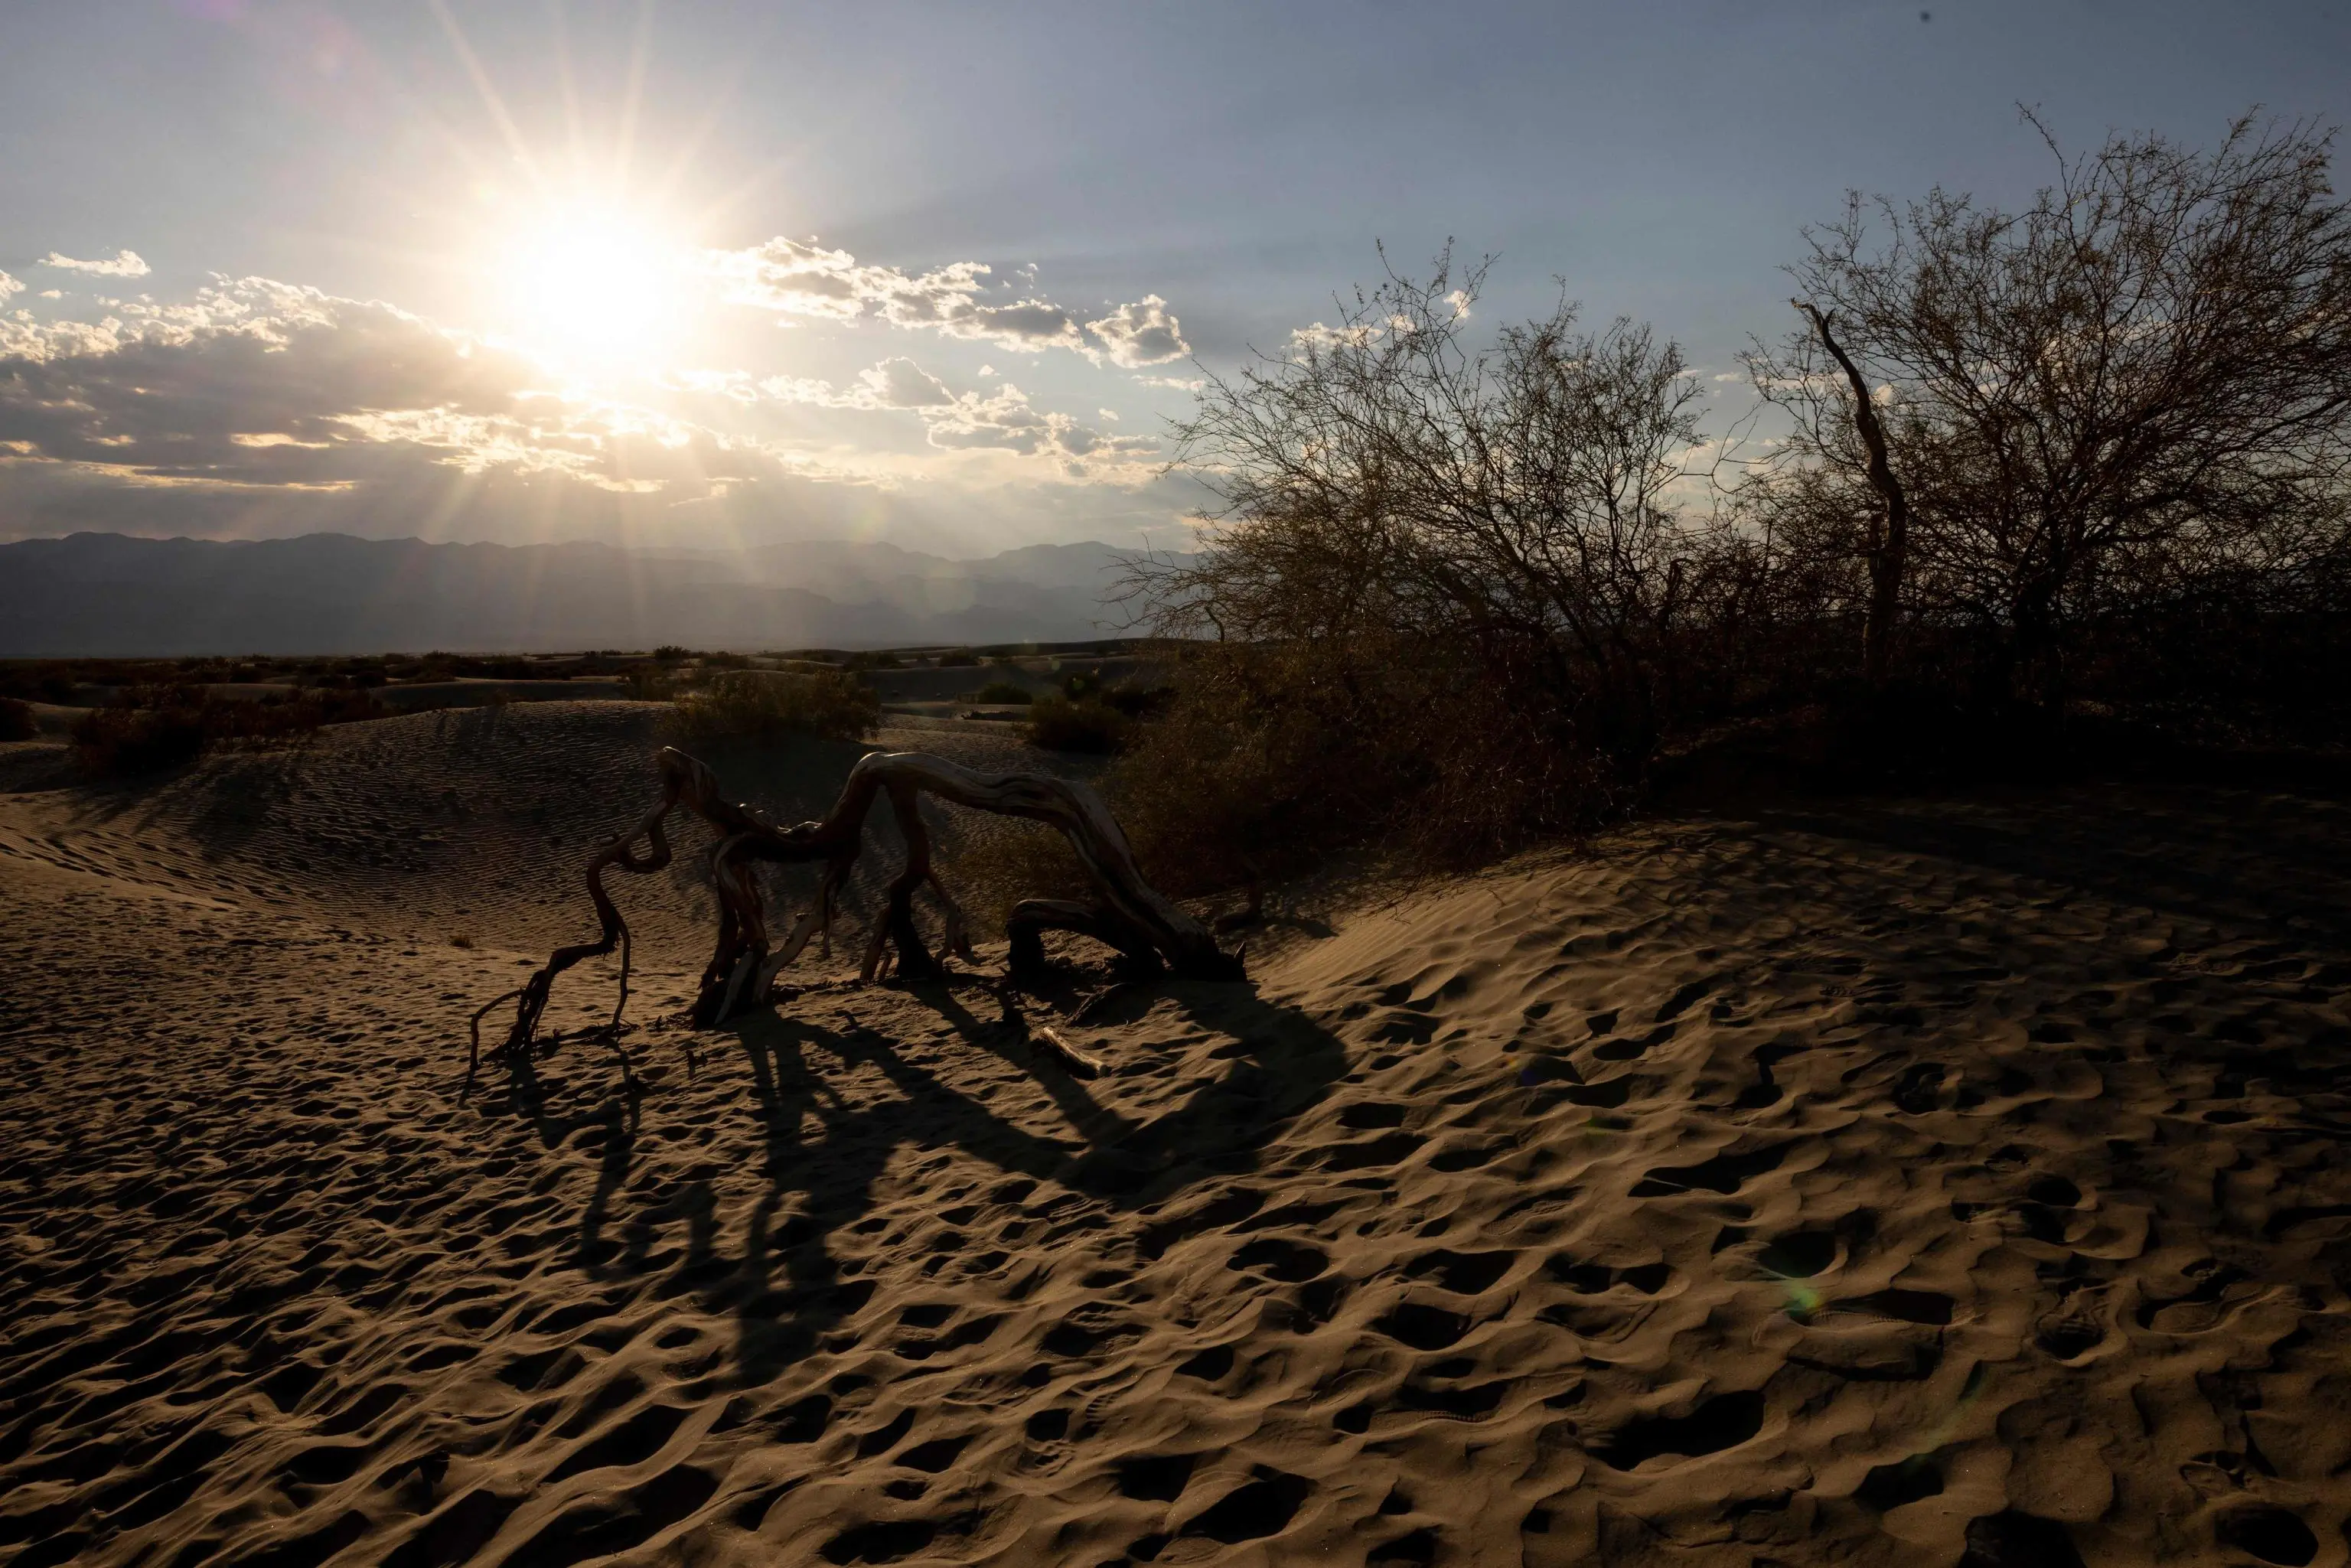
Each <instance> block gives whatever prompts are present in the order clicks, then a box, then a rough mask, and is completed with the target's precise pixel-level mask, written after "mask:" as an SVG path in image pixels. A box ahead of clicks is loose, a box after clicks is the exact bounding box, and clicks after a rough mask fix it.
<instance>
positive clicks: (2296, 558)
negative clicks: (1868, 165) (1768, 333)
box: [1745, 117, 2351, 725]
mask: <svg viewBox="0 0 2351 1568" xmlns="http://www.w3.org/2000/svg"><path fill="white" fill-rule="evenodd" d="M2028 118H2029V117H2028ZM2037 128H2038V126H2037V122H2036V129H2037ZM2043 134H2044V137H2045V135H2046V133H2045V131H2044V132H2043ZM2050 145H2051V151H2052V155H2053V159H2054V161H2055V164H2056V168H2055V179H2054V183H2053V184H2052V185H2051V186H2050V187H2049V188H2047V189H2046V190H2043V192H2041V193H2039V194H2038V195H2037V196H2036V197H2035V198H2034V199H2033V200H2032V202H2031V203H2030V204H2026V205H2024V206H2023V207H2022V208H2021V209H2019V210H2015V211H2005V210H2001V209H1999V208H1995V207H1991V206H1988V205H1984V204H1979V203H1977V202H1976V201H1975V200H1974V199H1972V198H1971V197H1970V196H1968V195H1966V194H1964V193H1951V192H1946V191H1942V190H1937V191H1934V192H1932V193H1929V194H1928V196H1927V197H1926V198H1924V199H1923V200H1920V201H1915V202H1907V203H1897V202H1895V201H1893V200H1890V199H1886V198H1883V197H1881V198H1876V199H1875V200H1872V201H1864V200H1863V199H1861V198H1859V197H1857V196H1856V197H1855V198H1853V199H1852V200H1851V202H1850V204H1849V205H1848V207H1847V210H1846V212H1845V213H1844V215H1843V217H1842V218H1840V219H1839V220H1838V221H1837V222H1834V223H1832V224H1828V225H1822V226H1821V227H1818V228H1815V229H1812V230H1808V231H1807V233H1806V235H1805V237H1806V239H1807V241H1808V242H1809V244H1808V254H1806V255H1805V256H1803V257H1802V259H1801V260H1800V261H1799V262H1798V263H1797V264H1796V265H1795V266H1794V267H1792V268H1790V272H1791V275H1792V278H1793V280H1794V282H1795V283H1796V286H1797V287H1798V290H1799V292H1800V295H1801V298H1799V299H1798V300H1797V301H1796V302H1795V303H1796V304H1797V305H1798V307H1799V308H1801V309H1802V311H1803V312H1804V324H1803V325H1802V327H1801V328H1800V329H1798V330H1795V331H1793V332H1792V333H1791V334H1790V335H1789V336H1788V337H1787V338H1785V339H1784V340H1782V341H1780V342H1778V343H1776V344H1771V345H1768V346H1767V345H1764V344H1761V343H1758V344H1757V345H1756V346H1755V347H1754V348H1753V349H1752V350H1750V352H1749V354H1748V355H1747V361H1748V364H1749V368H1750V371H1751V372H1752V374H1753V377H1754V382H1755V386H1756V390H1757V392H1759V393H1760V394H1761V396H1762V397H1763V399H1764V400H1765V401H1766V402H1768V403H1770V404H1771V405H1772V406H1773V407H1775V408H1776V409H1777V410H1778V411H1779V412H1780V413H1781V414H1782V415H1783V416H1785V419H1786V421H1787V425H1788V436H1787V439H1785V440H1783V441H1782V442H1780V443H1779V444H1777V445H1776V446H1775V447H1774V448H1773V449H1772V453H1771V460H1770V461H1769V462H1768V463H1767V464H1765V465H1762V467H1761V470H1760V471H1759V472H1758V474H1757V476H1756V477H1755V479H1754V482H1753V484H1752V486H1751V487H1750V493H1749V495H1748V496H1747V497H1745V502H1746V505H1747V507H1749V509H1750V515H1751V516H1753V517H1756V518H1757V519H1758V520H1759V521H1760V523H1761V525H1762V526H1763V527H1764V528H1768V530H1769V537H1771V538H1772V539H1773V541H1774V543H1775V546H1776V548H1777V549H1778V550H1779V552H1780V553H1781V555H1782V559H1785V560H1787V561H1789V562H1791V563H1792V564H1794V565H1796V566H1798V567H1800V568H1801V569H1802V570H1813V571H1815V572H1825V573H1826V574H1829V575H1834V574H1836V573H1837V572H1839V571H1842V573H1843V575H1844V585H1843V591H1842V592H1843V598H1844V611H1845V612H1846V616H1847V619H1849V620H1850V621H1851V622H1853V623H1854V624H1855V626H1856V627H1860V626H1863V625H1865V626H1866V627H1867V628H1868V629H1869V630H1868V633H1867V637H1866V639H1865V641H1866V642H1867V643H1871V644H1874V646H1873V647H1872V649H1871V653H1872V656H1871V657H1870V658H1869V659H1868V660H1867V662H1866V673H1867V674H1868V676H1869V678H1870V681H1871V684H1873V685H1886V684H1887V683H1889V682H1891V683H1894V684H1897V685H1909V686H1911V687H1913V688H1918V687H1922V686H1923V687H1925V688H1928V689H1930V690H1932V691H1933V692H1934V693H1935V694H1936V695H1937V696H1938V699H1940V700H1943V701H1946V702H1951V703H1957V704H1959V705H1960V706H1972V707H1977V708H1993V707H2005V708H2011V709H2029V710H2033V711H2032V713H2031V714H2030V715H2021V716H2020V718H2021V719H2022V720H2023V721H2025V722H2028V723H2030V724H2036V725H2046V724H2048V723H2052V722H2054V721H2056V720H2059V719H2061V718H2062V717H2063V716H2064V712H2065V709H2066V706H2067V704H2068V703H2069V702H2070V701H2072V700H2074V699H2076V698H2081V697H2085V696H2086V697H2092V698H2095V699H2104V698H2106V697H2108V696H2111V695H2116V691H2115V690H2109V691H2101V690H2099V689H2098V681H2099V679H2100V678H2101V677H2105V678H2112V677H2116V676H2120V677H2123V679H2122V685H2123V686H2125V687H2133V688H2137V690H2138V691H2140V692H2141V693H2146V692H2147V691H2148V690H2149V689H2150V683H2149V682H2147V680H2146V679H2144V678H2142V677H2143V675H2144V674H2145V672H2144V671H2138V670H2134V669H2133V668H2132V666H2131V663H2130V661H2129V660H2128V659H2121V660H2117V659H2116V654H2117V653H2119V652H2120V651H2121V650H2123V649H2125V648H2126V647H2130V646H2132V645H2134V644H2137V645H2138V646H2140V647H2141V648H2142V649H2143V650H2144V651H2146V652H2149V653H2156V654H2157V656H2158V662H2159V663H2161V664H2171V665H2172V666H2173V667H2174V669H2175V670H2176V671H2177V672H2178V674H2179V677H2181V682H2182V683H2184V684H2182V685H2180V689H2185V685H2193V684H2194V681H2193V678H2192V671H2191V670H2190V669H2189V668H2188V667H2186V666H2181V665H2179V664H2177V663H2176V662H2175V661H2171V660H2168V659H2164V658H2162V657H2161V653H2160V647H2159V643H2160V639H2151V638H2150V637H2149V636H2148V635H2147V634H2148V633H2153V632H2157V631H2158V628H2162V627H2166V626H2171V627H2176V628H2179V629H2180V630H2183V631H2188V632H2194V631H2195V630H2196V629H2198V628H2209V627H2211V626H2214V625H2216V624H2218V623H2220V622H2231V621H2233V622H2236V623H2238V625H2239V626H2240V627H2244V626H2248V625H2251V624H2252V623H2253V622H2255V621H2258V620H2259V619H2261V618H2262V617H2266V616H2271V615H2277V614H2284V615H2288V616H2294V615H2305V614H2308V613H2311V612H2324V611H2325V610H2326V609H2329V608H2332V607H2333V606H2335V605H2339V604H2340V603H2341V599H2340V596H2339V593H2336V594H2335V596H2334V597H2333V598H2332V599H2331V601H2330V600H2329V599H2328V598H2327V597H2326V595H2325V594H2324V593H2322V594H2320V595H2317V596H2314V595H2313V594H2312V593H2311V591H2310V589H2311V588H2312V586H2313V585H2314V583H2315V582H2317V581H2318V580H2322V579H2325V578H2326V577H2328V576H2329V575H2330V574H2332V575H2333V576H2334V577H2335V587H2336V588H2338V589H2339V586H2340V572H2339V562H2340V561H2341V559H2342V558H2343V556H2344V554H2345V552H2346V531H2347V530H2351V508H2346V476H2351V204H2346V203H2344V202H2343V201H2341V200H2339V199H2337V198H2336V197H2335V192H2334V190H2333V187H2332V184H2331V181H2330V165H2331V162H2332V158H2333V135H2332V133H2331V132H2330V131H2325V129H2323V128H2320V127H2316V126H2313V125H2308V124H2291V125H2283V126H2272V127H2269V128H2267V129H2262V128H2258V127H2256V125H2255V124H2254V123H2253V122H2252V120H2249V119H2248V120H2240V121H2238V122H2237V123H2236V124H2235V125H2233V126H2232V127H2231V129H2230V131H2229V133H2228V135H2227V136H2226V138H2225V139H2224V140H2223V141H2222V142H2221V144H2220V147H2219V148H2218V150H2216V151H2214V152H2210V153H2204V152H2197V151H2195V150H2193V149H2189V148H2184V147H2181V146H2179V145H2177V144H2175V143H2172V142H2169V141H2165V140H2163V139H2161V138H2159V137H2154V136H2136V135H2116V136H2115V137H2112V138H2110V139H2109V140H2108V141H2106V143H2105V145H2104V146H2103V147H2101V148H2100V149H2099V150H2098V151H2097V152H2095V153H2094V154H2091V155H2089V156H2086V157H2078V158H2070V159H2069V158H2066V157H2064V155H2063V154H2061V153H2059V152H2057V151H2056V147H2055V143H2054V142H2053V141H2052V142H2051V143H2050ZM1873 409H1874V411H1875V412H1874V413H1873ZM1864 568H1866V570H1864ZM2194 640H2197V641H2201V642H2204V643H2206V644H2207V645H2208V646H2211V647H2213V648H2214V649H2215V650H2216V651H2221V650H2225V649H2226V647H2227V645H2228V640H2227V639H2219V640H2213V639H2203V638H2198V639H2194ZM2256 641H2257V642H2259V641H2261V639H2259V638H2257V639H2256ZM1859 651H1860V647H1859V645H1858V643H1857V644H1856V645H1855V652H1856V653H1858V652H1859ZM1848 657H1849V658H1850V657H1851V655H1850V654H1849V655H1848ZM2229 663H2230V664H2233V665H2236V666H2237V667H2239V668H2240V669H2242V661H2241V660H2240V659H2235V658H2231V659H2230V660H2229ZM1854 664H1855V665H1856V666H1858V665H1861V664H1863V661H1861V660H1858V659H1855V660H1854ZM2117 690H2118V688H2117ZM1876 706H1878V707H1879V708H1880V709H1881V710H1885V711H1887V712H1889V713H1890V712H1892V711H1893V710H1895V709H1896V708H1897V707H1899V706H1902V705H1901V704H1900V703H1898V702H1896V703H1888V702H1880V703H1878V704H1877V705H1876Z"/></svg>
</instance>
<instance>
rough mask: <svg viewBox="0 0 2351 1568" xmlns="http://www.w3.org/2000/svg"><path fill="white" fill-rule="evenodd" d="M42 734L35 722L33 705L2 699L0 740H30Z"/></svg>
mask: <svg viewBox="0 0 2351 1568" xmlns="http://www.w3.org/2000/svg"><path fill="white" fill-rule="evenodd" d="M39 733H40V726H39V725H37V724H36V723H34V722H33V705H32V704H30V703H28V702H19V701H17V700H16V698H15V697H0V740H30V739H32V738H33V737H35V736H36V735H38V734H39Z"/></svg>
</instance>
